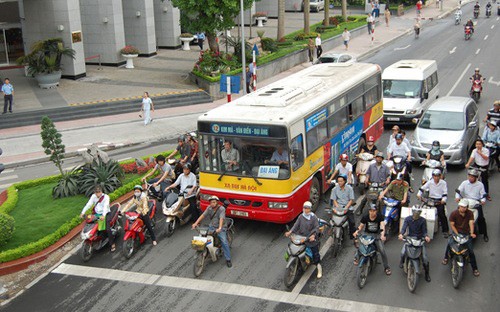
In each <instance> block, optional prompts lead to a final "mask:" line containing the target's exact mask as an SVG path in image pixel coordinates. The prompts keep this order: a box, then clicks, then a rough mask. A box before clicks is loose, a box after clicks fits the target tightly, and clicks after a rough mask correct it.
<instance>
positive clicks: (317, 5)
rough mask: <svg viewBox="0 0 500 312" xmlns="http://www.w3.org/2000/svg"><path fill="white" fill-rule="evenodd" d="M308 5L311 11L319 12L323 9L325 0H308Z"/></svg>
mask: <svg viewBox="0 0 500 312" xmlns="http://www.w3.org/2000/svg"><path fill="white" fill-rule="evenodd" d="M309 7H310V9H311V11H314V12H319V11H321V10H324V9H325V1H324V0H309Z"/></svg>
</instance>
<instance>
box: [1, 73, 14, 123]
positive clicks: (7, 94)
mask: <svg viewBox="0 0 500 312" xmlns="http://www.w3.org/2000/svg"><path fill="white" fill-rule="evenodd" d="M4 81H5V83H4V84H3V86H2V93H3V99H4V104H3V113H2V114H6V113H7V107H8V108H9V112H11V113H12V102H13V101H14V87H13V86H12V85H11V84H10V80H9V78H5V80H4Z"/></svg>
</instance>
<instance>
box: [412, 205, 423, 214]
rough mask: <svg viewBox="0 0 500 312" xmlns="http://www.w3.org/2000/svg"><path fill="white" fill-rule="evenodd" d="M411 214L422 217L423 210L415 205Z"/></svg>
mask: <svg viewBox="0 0 500 312" xmlns="http://www.w3.org/2000/svg"><path fill="white" fill-rule="evenodd" d="M411 213H412V214H418V215H420V214H421V213H422V208H421V207H420V206H416V205H415V206H413V207H411Z"/></svg>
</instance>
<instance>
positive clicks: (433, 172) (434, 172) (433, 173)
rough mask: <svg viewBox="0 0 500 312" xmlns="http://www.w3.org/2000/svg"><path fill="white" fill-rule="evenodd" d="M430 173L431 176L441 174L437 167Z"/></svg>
mask: <svg viewBox="0 0 500 312" xmlns="http://www.w3.org/2000/svg"><path fill="white" fill-rule="evenodd" d="M432 175H433V176H440V175H441V170H439V169H434V170H432Z"/></svg>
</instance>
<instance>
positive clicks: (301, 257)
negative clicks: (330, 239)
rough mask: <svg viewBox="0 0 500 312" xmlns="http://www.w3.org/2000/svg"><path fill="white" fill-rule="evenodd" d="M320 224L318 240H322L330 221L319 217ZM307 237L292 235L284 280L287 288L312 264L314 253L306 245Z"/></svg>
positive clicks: (287, 253)
mask: <svg viewBox="0 0 500 312" xmlns="http://www.w3.org/2000/svg"><path fill="white" fill-rule="evenodd" d="M319 226H320V228H319V235H318V240H320V238H321V236H322V234H323V232H324V230H325V228H326V227H327V226H328V223H327V222H326V221H325V220H323V219H319ZM307 239H308V237H305V236H302V235H297V234H291V235H290V242H289V243H288V247H287V250H286V252H285V261H286V268H285V276H284V282H285V286H286V287H287V288H292V286H293V285H295V283H296V282H297V280H298V279H299V277H300V275H301V274H302V273H303V272H305V271H306V270H307V269H308V268H309V266H310V265H311V262H312V259H313V254H312V251H311V249H310V248H309V247H306V245H305V242H306V240H307ZM318 248H319V246H318Z"/></svg>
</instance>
